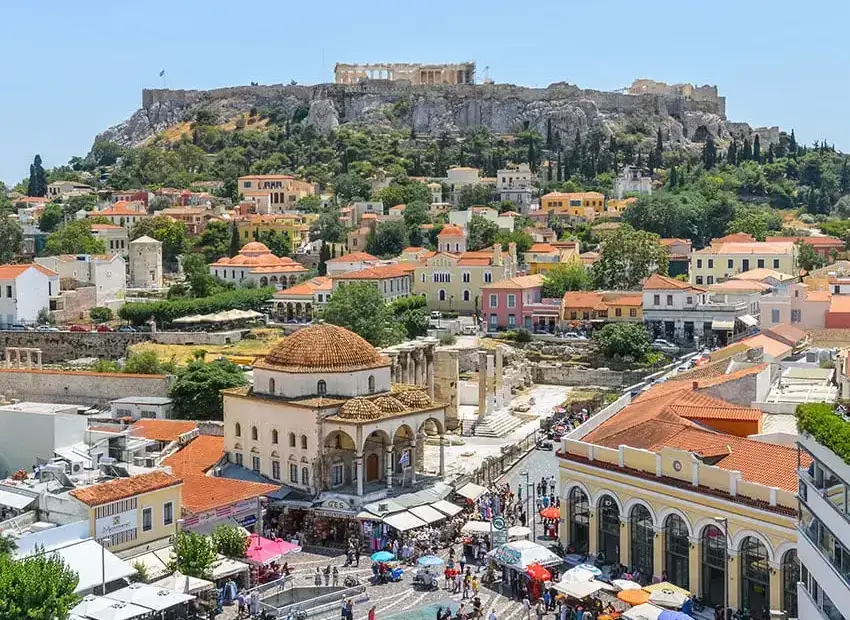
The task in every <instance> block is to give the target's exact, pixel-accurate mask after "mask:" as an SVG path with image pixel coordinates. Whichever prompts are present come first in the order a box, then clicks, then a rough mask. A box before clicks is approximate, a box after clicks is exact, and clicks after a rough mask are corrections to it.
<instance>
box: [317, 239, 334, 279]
mask: <svg viewBox="0 0 850 620" xmlns="http://www.w3.org/2000/svg"><path fill="white" fill-rule="evenodd" d="M330 257H331V253H330V251H329V250H328V246H327V244H326V243H325V242H324V240H322V247H321V249H319V267H318V271H319V275H320V276H324V275H326V274H327V273H328V265H327V263H328V259H329V258H330Z"/></svg>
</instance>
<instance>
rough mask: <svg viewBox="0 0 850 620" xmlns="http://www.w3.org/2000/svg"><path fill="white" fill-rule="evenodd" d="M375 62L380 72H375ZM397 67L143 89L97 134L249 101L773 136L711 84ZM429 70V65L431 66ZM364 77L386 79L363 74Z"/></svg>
mask: <svg viewBox="0 0 850 620" xmlns="http://www.w3.org/2000/svg"><path fill="white" fill-rule="evenodd" d="M376 66H377V67H389V69H387V70H384V69H379V70H375V69H374V67H376ZM401 66H402V65H337V75H336V80H337V81H338V82H343V83H333V84H316V85H312V86H307V85H284V84H274V85H251V86H234V87H229V88H218V89H214V90H167V89H145V90H143V91H142V107H141V109H139V110H138V111H136V112H135V113H134V114H133V115H132V116H131V117H130V118H129V119H128V120H126V121H124V122H122V123H120V124H118V125H116V126H114V127H111V128H109V129H107V130H106V131H105V132H104V133H103V134H101V136H99V137H102V138H106V139H109V140H114V141H116V142H118V143H120V144H123V145H127V146H136V145H139V144H141V143H143V142H145V141H146V140H148V139H149V138H151V137H153V136H154V135H156V134H157V133H159V132H160V131H162V130H164V129H167V128H168V127H170V126H172V125H175V124H177V123H180V122H185V121H191V120H192V119H193V118H194V116H195V114H196V113H197V111H198V110H201V109H205V110H209V111H211V112H213V113H215V114H216V115H217V116H218V118H219V119H220V122H225V121H227V120H229V119H231V118H233V117H235V116H237V115H239V114H242V113H246V112H248V111H249V110H251V109H252V108H254V109H259V110H262V109H263V108H271V107H276V108H279V109H282V110H284V111H285V113H288V114H293V113H295V112H296V111H297V110H299V109H302V110H307V111H308V114H307V119H306V120H307V122H308V123H310V124H312V125H313V126H315V127H316V129H317V130H319V131H322V132H328V131H332V130H333V129H334V128H335V127H337V126H339V125H341V124H344V123H356V124H360V125H365V126H373V127H388V128H389V127H393V128H396V129H401V130H406V131H412V132H414V133H415V134H416V135H417V136H440V135H443V134H457V133H460V132H463V131H465V130H468V129H472V128H475V127H479V126H485V127H488V128H489V129H490V130H491V131H493V132H494V133H497V134H509V133H514V132H516V131H519V130H522V129H526V128H527V129H536V130H537V131H539V132H540V133H541V134H542V135H547V133H548V132H549V131H551V132H553V133H554V134H555V135H557V137H558V138H559V139H560V141H561V143H562V144H565V145H568V144H570V143H572V142H573V141H574V139H575V136H576V134H577V133H578V134H579V135H581V136H584V135H586V134H587V132H588V131H589V130H591V129H599V130H601V131H602V132H603V133H604V134H609V135H610V134H612V133H618V132H626V133H635V132H637V133H643V134H644V135H646V136H647V138H654V135H655V132H656V129H657V128H659V127H660V128H661V130H662V133H663V134H664V136H665V142H669V144H671V145H673V146H675V145H678V146H679V147H681V148H689V147H691V146H692V145H693V143H699V142H704V141H705V140H706V138H707V137H708V136H711V137H712V138H713V139H714V140H715V141H718V142H724V141H726V140H729V139H730V138H731V137H732V136H736V137H739V138H741V137H744V136H748V135H750V134H752V133H753V132H754V131H757V132H758V133H759V135H760V137H761V140H762V142H763V144H767V143H769V142H773V141H777V140H778V135H779V129H778V128H776V127H773V128H760V129H757V130H753V129H752V128H751V127H750V126H749V125H748V124H746V123H735V122H730V121H728V120H727V119H726V101H725V98H724V97H721V96H719V95H718V94H717V88H716V87H715V86H691V85H689V84H676V85H668V84H665V83H663V82H654V81H652V80H645V79H641V80H636V81H635V82H634V83H633V84H632V86H631V87H630V88H627V89H624V90H623V91H618V92H604V91H598V90H589V89H582V88H579V87H578V86H575V85H572V84H568V83H566V82H559V83H555V84H550V85H549V86H548V87H546V88H529V87H524V86H516V85H513V84H493V83H484V84H475V83H469V82H470V81H472V80H473V79H474V64H473V63H465V64H460V65H403V66H404V67H405V68H409V67H411V66H413V67H416V68H417V69H416V70H417V71H418V70H419V69H418V68H419V67H421V69H422V73H421V79H420V74H418V73H412V72H411V71H412V70H410V69H405V71H399V70H398V69H397V68H396V69H395V71H398V73H395V72H394V71H393V68H395V67H401ZM361 67H367V68H368V69H361ZM434 67H437V68H438V69H437V70H436V71H435V70H434V69H433V68H434ZM440 67H446V68H449V69H446V70H445V73H446V74H448V75H451V76H452V78H451V79H452V80H453V83H419V82H422V81H425V82H427V81H428V80H435V77H434V76H435V75H436V76H438V78H436V79H442V78H439V75H440V69H439V68H440ZM340 68H342V73H341V72H340ZM458 68H460V69H458ZM367 71H368V73H367ZM379 71H383V73H381V72H379ZM364 75H385V76H390V77H392V78H393V79H387V78H385V79H370V78H369V77H364ZM398 75H407V76H410V75H413V76H414V78H415V79H414V80H413V82H416V83H412V82H411V80H410V79H399V78H398ZM352 76H353V77H352ZM348 82H353V83H348ZM458 82H459V83H458Z"/></svg>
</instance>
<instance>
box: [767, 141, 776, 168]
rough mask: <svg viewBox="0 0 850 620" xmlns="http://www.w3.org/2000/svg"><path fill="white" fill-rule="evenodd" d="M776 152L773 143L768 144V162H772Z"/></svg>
mask: <svg viewBox="0 0 850 620" xmlns="http://www.w3.org/2000/svg"><path fill="white" fill-rule="evenodd" d="M774 157H775V154H774V152H773V143H772V142H771V143H770V144H768V145H767V163H769V164H772V163H773V158H774Z"/></svg>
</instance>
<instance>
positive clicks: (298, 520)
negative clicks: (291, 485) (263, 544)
mask: <svg viewBox="0 0 850 620" xmlns="http://www.w3.org/2000/svg"><path fill="white" fill-rule="evenodd" d="M269 521H270V523H271V527H272V530H273V533H275V534H276V535H277V536H279V537H281V538H283V539H285V540H292V539H293V538H297V539H298V540H299V541H300V543H301V544H304V545H316V546H322V547H338V548H341V549H344V548H346V547H347V546H348V542H349V541H350V540H354V541H355V544H357V545H359V546H360V547H361V548H362V549H366V547H365V546H364V544H365V542H364V541H365V540H366V537H365V536H364V534H363V533H362V532H363V529H362V527H361V522H360V520H359V519H358V518H357V510H354V509H352V508H351V507H350V506H349V505H348V503H347V502H345V501H343V500H341V499H333V498H330V499H324V500H321V501H318V502H303V501H290V500H282V501H279V502H276V503H275V505H274V506H272V509H271V513H270V519H269Z"/></svg>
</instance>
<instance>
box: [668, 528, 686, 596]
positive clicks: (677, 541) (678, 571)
mask: <svg viewBox="0 0 850 620" xmlns="http://www.w3.org/2000/svg"><path fill="white" fill-rule="evenodd" d="M664 544H665V546H666V551H667V552H666V553H665V554H664V567H665V570H666V571H667V579H668V580H669V581H670V583H673V584H675V585H677V586H679V587H680V588H684V589H685V590H687V589H688V587H689V583H690V582H689V579H688V557H689V555H690V541H689V540H688V527H687V526H686V525H685V522H684V521H683V520H682V517H680V516H679V515H670V516H669V517H667V522H666V523H665V524H664Z"/></svg>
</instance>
